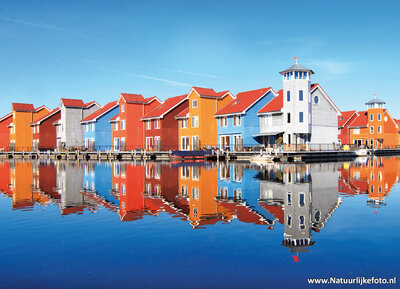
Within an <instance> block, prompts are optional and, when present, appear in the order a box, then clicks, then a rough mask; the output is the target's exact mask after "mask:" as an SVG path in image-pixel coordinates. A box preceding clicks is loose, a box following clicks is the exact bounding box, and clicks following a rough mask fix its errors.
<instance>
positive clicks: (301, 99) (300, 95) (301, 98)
mask: <svg viewBox="0 0 400 289" xmlns="http://www.w3.org/2000/svg"><path fill="white" fill-rule="evenodd" d="M299 101H303V91H302V90H299Z"/></svg>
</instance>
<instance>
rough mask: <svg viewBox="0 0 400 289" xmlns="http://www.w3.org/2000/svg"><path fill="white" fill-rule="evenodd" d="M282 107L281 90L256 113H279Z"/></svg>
mask: <svg viewBox="0 0 400 289" xmlns="http://www.w3.org/2000/svg"><path fill="white" fill-rule="evenodd" d="M282 107H283V90H282V89H281V90H279V91H278V95H277V96H275V97H274V98H273V99H271V100H270V102H268V103H267V104H266V105H265V106H264V107H263V108H262V109H260V110H259V111H258V113H267V112H273V111H281V109H282Z"/></svg>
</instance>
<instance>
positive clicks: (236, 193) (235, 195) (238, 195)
mask: <svg viewBox="0 0 400 289" xmlns="http://www.w3.org/2000/svg"><path fill="white" fill-rule="evenodd" d="M233 198H234V199H235V201H237V200H241V199H242V189H236V190H234V191H233Z"/></svg>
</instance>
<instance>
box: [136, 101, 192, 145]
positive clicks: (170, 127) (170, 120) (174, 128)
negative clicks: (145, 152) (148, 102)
mask: <svg viewBox="0 0 400 289" xmlns="http://www.w3.org/2000/svg"><path fill="white" fill-rule="evenodd" d="M188 106H189V101H188V100H185V101H184V102H182V103H181V104H179V105H178V106H176V107H175V108H174V109H172V110H171V111H169V112H168V113H167V114H165V115H164V118H162V119H160V128H159V129H155V128H154V126H155V122H156V120H154V119H153V120H151V129H149V130H146V129H145V131H144V134H145V138H146V137H152V138H153V142H152V144H153V146H154V137H155V136H159V137H160V142H161V148H160V149H161V150H162V151H168V150H177V149H179V140H178V138H179V127H178V125H179V121H178V120H177V119H175V116H176V115H177V114H179V113H180V112H182V111H183V110H185V109H186V108H188ZM147 121H148V120H147ZM143 125H144V126H145V122H143Z"/></svg>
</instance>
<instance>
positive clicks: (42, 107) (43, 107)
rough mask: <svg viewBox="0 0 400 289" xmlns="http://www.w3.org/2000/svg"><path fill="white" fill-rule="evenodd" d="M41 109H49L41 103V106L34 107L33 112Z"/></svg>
mask: <svg viewBox="0 0 400 289" xmlns="http://www.w3.org/2000/svg"><path fill="white" fill-rule="evenodd" d="M42 109H47V110H48V111H50V109H49V108H48V107H47V106H45V105H41V106H39V107H37V108H35V112H38V111H41V110H42Z"/></svg>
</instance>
